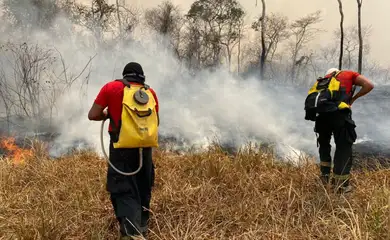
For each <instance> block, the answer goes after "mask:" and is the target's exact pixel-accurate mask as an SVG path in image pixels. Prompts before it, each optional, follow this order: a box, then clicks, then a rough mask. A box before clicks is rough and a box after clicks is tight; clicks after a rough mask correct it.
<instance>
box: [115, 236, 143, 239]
mask: <svg viewBox="0 0 390 240" xmlns="http://www.w3.org/2000/svg"><path fill="white" fill-rule="evenodd" d="M120 240H145V238H144V237H142V236H122V237H121V238H120Z"/></svg>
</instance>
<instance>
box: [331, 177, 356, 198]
mask: <svg viewBox="0 0 390 240" xmlns="http://www.w3.org/2000/svg"><path fill="white" fill-rule="evenodd" d="M332 186H333V188H334V192H335V193H338V194H346V193H350V192H351V191H352V189H353V188H352V186H351V185H350V184H349V179H348V180H335V179H334V178H333V179H332Z"/></svg>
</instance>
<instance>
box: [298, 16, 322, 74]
mask: <svg viewBox="0 0 390 240" xmlns="http://www.w3.org/2000/svg"><path fill="white" fill-rule="evenodd" d="M320 14H321V11H316V12H314V13H310V14H308V15H307V16H304V17H301V18H299V19H297V20H295V21H294V22H293V23H292V24H291V32H292V37H293V40H292V41H291V42H290V48H291V55H292V61H293V62H292V67H291V78H292V80H293V81H295V77H296V68H297V66H300V65H301V64H302V63H303V62H304V60H306V61H307V60H308V56H306V55H302V56H301V57H300V59H299V60H298V55H299V54H300V52H301V50H302V48H303V47H304V46H306V44H307V43H309V42H310V41H311V40H312V39H313V37H314V36H315V34H316V33H317V32H318V31H319V29H318V28H314V27H313V25H315V24H317V23H319V22H320V21H321V18H320Z"/></svg>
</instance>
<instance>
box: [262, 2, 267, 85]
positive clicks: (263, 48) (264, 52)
mask: <svg viewBox="0 0 390 240" xmlns="http://www.w3.org/2000/svg"><path fill="white" fill-rule="evenodd" d="M261 3H262V6H263V12H262V14H261V56H260V78H261V80H264V76H265V54H266V52H267V51H266V48H265V0H261Z"/></svg>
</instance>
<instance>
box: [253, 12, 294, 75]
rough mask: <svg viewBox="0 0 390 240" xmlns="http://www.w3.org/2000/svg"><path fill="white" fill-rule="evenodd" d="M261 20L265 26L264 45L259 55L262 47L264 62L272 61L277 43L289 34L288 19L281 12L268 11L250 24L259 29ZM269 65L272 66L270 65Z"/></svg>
mask: <svg viewBox="0 0 390 240" xmlns="http://www.w3.org/2000/svg"><path fill="white" fill-rule="evenodd" d="M262 21H263V22H264V23H263V24H264V26H266V27H265V28H264V47H261V50H260V51H261V53H260V55H262V49H264V62H267V60H268V59H270V61H271V62H272V60H273V57H274V55H275V52H276V50H277V48H278V45H279V43H281V42H282V41H284V40H286V39H288V38H289V36H290V32H289V31H288V19H287V17H286V16H284V15H282V14H279V13H270V14H269V15H266V16H265V17H264V18H262V17H260V18H259V19H258V20H256V21H255V22H253V23H252V26H251V27H252V29H254V30H255V31H259V30H260V29H261V25H262V24H261V22H262ZM261 41H262V40H261ZM270 66H271V67H272V65H270ZM264 72H265V71H264Z"/></svg>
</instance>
